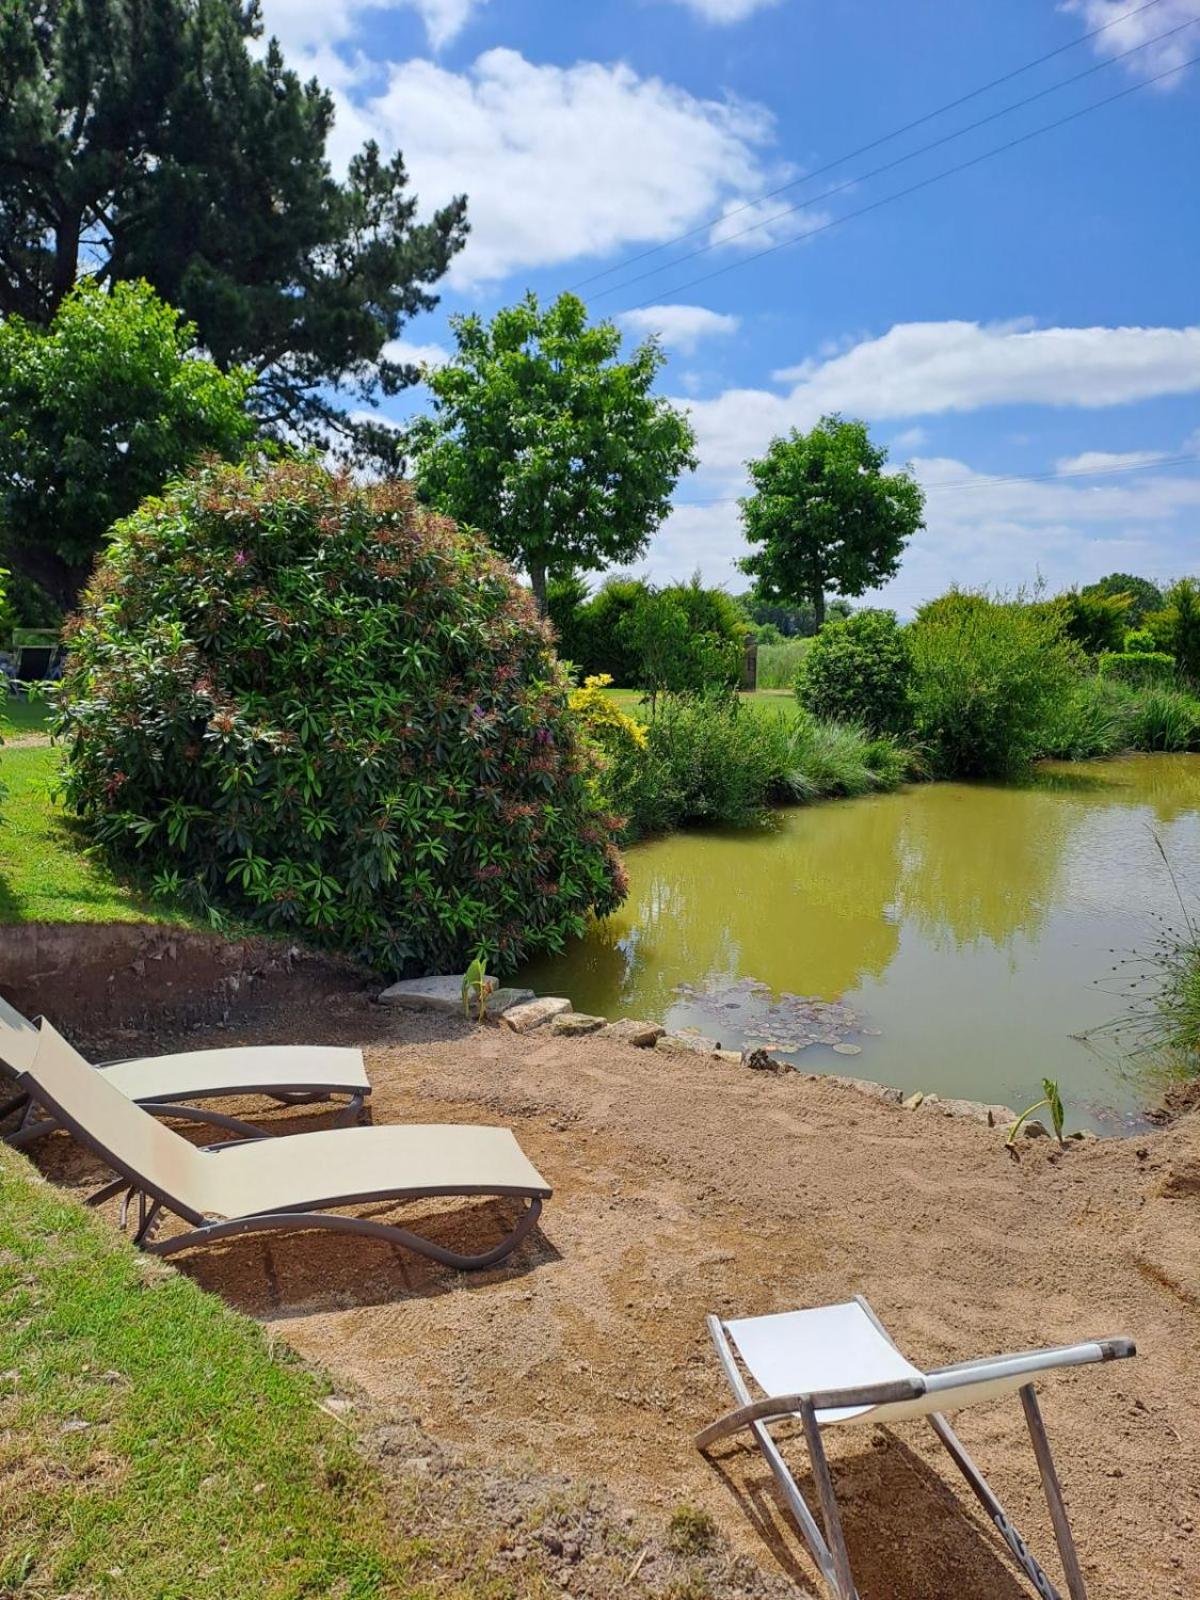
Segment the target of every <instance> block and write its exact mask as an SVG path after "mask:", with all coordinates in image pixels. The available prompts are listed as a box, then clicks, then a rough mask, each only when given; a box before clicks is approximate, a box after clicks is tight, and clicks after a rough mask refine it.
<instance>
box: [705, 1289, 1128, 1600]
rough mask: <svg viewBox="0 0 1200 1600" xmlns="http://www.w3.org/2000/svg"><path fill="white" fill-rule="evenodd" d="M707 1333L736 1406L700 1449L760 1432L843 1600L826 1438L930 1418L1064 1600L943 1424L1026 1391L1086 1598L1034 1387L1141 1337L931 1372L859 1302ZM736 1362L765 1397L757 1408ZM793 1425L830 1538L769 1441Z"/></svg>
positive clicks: (1048, 1487)
mask: <svg viewBox="0 0 1200 1600" xmlns="http://www.w3.org/2000/svg"><path fill="white" fill-rule="evenodd" d="M708 1331H709V1333H710V1334H711V1336H712V1341H713V1344H714V1345H715V1346H716V1350H717V1356H718V1357H719V1359H720V1362H721V1365H722V1367H723V1368H724V1369H725V1376H726V1377H727V1378H728V1380H729V1386H730V1388H731V1389H732V1390H733V1392H734V1395H735V1397H736V1398H737V1401H738V1405H737V1409H736V1410H734V1411H730V1412H729V1413H727V1414H726V1415H725V1416H723V1417H720V1418H719V1419H718V1420H717V1421H716V1422H714V1423H713V1424H712V1425H711V1426H710V1427H707V1428H705V1429H704V1430H703V1431H702V1432H701V1433H699V1434H697V1436H696V1445H697V1448H698V1449H700V1450H703V1451H707V1450H708V1449H709V1448H710V1447H711V1446H712V1445H714V1444H716V1443H717V1442H718V1440H720V1439H725V1438H728V1437H729V1436H730V1435H731V1434H735V1433H738V1432H740V1431H741V1429H743V1428H748V1429H749V1430H750V1433H751V1434H752V1435H753V1437H754V1440H755V1442H756V1443H757V1444H758V1446H759V1448H760V1449H761V1451H762V1453H763V1455H764V1456H765V1457H766V1460H767V1465H768V1466H769V1467H770V1469H771V1472H772V1474H773V1475H774V1478H775V1481H776V1483H777V1484H778V1486H779V1489H780V1491H781V1493H782V1495H783V1497H784V1500H785V1501H786V1502H787V1505H788V1507H789V1509H790V1510H791V1512H792V1515H793V1516H794V1517H795V1519H796V1521H797V1522H798V1523H799V1525H800V1531H801V1533H802V1534H803V1535H804V1538H805V1541H806V1543H807V1544H808V1547H809V1549H810V1550H811V1551H812V1554H813V1557H814V1559H815V1561H816V1563H817V1565H818V1567H820V1569H821V1575H822V1577H823V1578H824V1580H825V1582H826V1583H827V1584H828V1586H829V1589H830V1592H831V1594H832V1595H833V1596H834V1597H835V1600H858V1597H857V1590H856V1589H855V1587H854V1579H853V1577H852V1576H851V1573H850V1561H849V1558H848V1556H847V1554H846V1541H845V1539H844V1537H843V1534H842V1525H841V1519H840V1516H839V1513H838V1506H837V1500H836V1498H835V1496H834V1491H833V1482H832V1479H831V1477H830V1472H829V1464H828V1461H827V1460H826V1457H825V1450H824V1446H823V1445H822V1442H821V1430H822V1429H823V1428H827V1427H830V1426H831V1425H836V1424H839V1423H850V1422H898V1421H901V1420H903V1419H905V1418H908V1417H928V1419H929V1422H930V1425H931V1426H932V1428H933V1431H934V1432H935V1433H936V1434H937V1436H938V1438H939V1439H940V1440H941V1441H942V1443H943V1444H944V1445H945V1447H946V1449H947V1450H948V1451H949V1453H950V1455H951V1458H952V1459H953V1461H954V1464H955V1465H956V1466H957V1467H958V1469H959V1471H960V1472H961V1473H962V1475H963V1477H964V1478H966V1480H967V1482H968V1483H969V1484H970V1486H971V1488H972V1490H973V1491H974V1493H975V1496H976V1498H977V1499H978V1500H979V1502H980V1504H981V1505H982V1506H983V1509H984V1510H985V1511H986V1512H987V1515H988V1518H989V1520H990V1521H991V1522H992V1523H993V1524H994V1525H995V1527H996V1528H997V1529H998V1531H999V1533H1000V1535H1001V1537H1002V1538H1003V1539H1004V1542H1005V1543H1006V1544H1007V1546H1008V1548H1009V1550H1010V1551H1011V1552H1012V1554H1013V1556H1014V1557H1015V1559H1016V1561H1017V1565H1018V1566H1019V1567H1020V1568H1021V1571H1022V1572H1023V1573H1024V1575H1025V1576H1026V1577H1027V1578H1028V1579H1029V1581H1030V1583H1032V1585H1033V1587H1034V1589H1035V1590H1036V1591H1037V1593H1038V1594H1039V1595H1041V1596H1042V1600H1061V1597H1060V1596H1059V1593H1058V1590H1057V1589H1056V1588H1055V1587H1054V1585H1053V1584H1052V1583H1051V1582H1050V1579H1049V1578H1048V1577H1047V1576H1046V1574H1045V1573H1044V1572H1043V1571H1042V1569H1041V1567H1040V1566H1039V1565H1038V1563H1037V1562H1036V1561H1035V1560H1034V1558H1033V1557H1032V1556H1031V1555H1030V1553H1029V1550H1028V1548H1027V1547H1026V1545H1025V1541H1024V1540H1023V1539H1022V1538H1021V1536H1020V1535H1019V1534H1018V1532H1017V1530H1016V1529H1015V1528H1014V1527H1013V1525H1012V1523H1011V1522H1010V1521H1009V1519H1008V1516H1007V1515H1006V1513H1005V1511H1004V1508H1003V1506H1002V1505H1001V1504H1000V1502H999V1501H998V1500H997V1499H996V1496H995V1495H994V1494H993V1493H992V1491H991V1489H990V1488H989V1486H988V1483H987V1481H986V1479H985V1478H984V1476H983V1474H982V1473H981V1472H980V1471H979V1468H978V1467H977V1466H976V1465H975V1463H974V1462H973V1461H972V1460H971V1458H970V1456H969V1455H968V1454H967V1452H966V1450H964V1449H963V1446H962V1444H961V1443H960V1441H959V1440H958V1438H957V1437H956V1436H955V1434H954V1432H953V1430H952V1429H951V1427H950V1424H949V1423H948V1422H947V1421H946V1418H945V1415H944V1413H945V1412H946V1411H954V1410H958V1409H960V1408H961V1407H963V1406H968V1405H974V1404H975V1403H976V1402H977V1401H980V1400H995V1399H999V1398H1001V1397H1002V1396H1005V1395H1010V1394H1014V1393H1017V1392H1019V1393H1020V1396H1021V1404H1022V1406H1023V1407H1024V1410H1025V1420H1026V1422H1027V1423H1028V1425H1029V1434H1030V1438H1031V1439H1032V1441H1033V1453H1034V1455H1035V1456H1036V1458H1037V1464H1038V1468H1039V1470H1040V1472H1041V1475H1042V1486H1043V1488H1044V1489H1045V1492H1046V1501H1047V1504H1048V1505H1049V1508H1050V1520H1051V1522H1052V1523H1053V1525H1054V1535H1055V1539H1056V1540H1057V1543H1058V1550H1059V1555H1060V1556H1061V1557H1062V1564H1063V1570H1064V1572H1065V1573H1066V1577H1067V1589H1068V1591H1069V1593H1070V1596H1071V1600H1086V1597H1087V1591H1086V1589H1085V1588H1084V1582H1083V1574H1082V1572H1081V1571H1080V1567H1079V1558H1078V1555H1077V1554H1076V1551H1075V1544H1074V1541H1073V1539H1072V1537H1071V1529H1070V1524H1069V1523H1068V1521H1067V1511H1066V1506H1065V1505H1064V1503H1063V1496H1062V1489H1061V1488H1060V1486H1059V1482H1058V1475H1057V1473H1056V1472H1055V1468H1054V1462H1053V1459H1052V1458H1051V1455H1050V1443H1049V1440H1048V1439H1047V1437H1046V1429H1045V1426H1044V1424H1043V1422H1042V1416H1041V1412H1040V1410H1039V1409H1038V1403H1037V1397H1036V1395H1035V1393H1034V1381H1035V1379H1036V1378H1037V1376H1038V1375H1039V1374H1040V1373H1043V1372H1049V1371H1052V1370H1053V1369H1054V1368H1056V1367H1081V1366H1085V1365H1087V1364H1088V1363H1089V1362H1092V1361H1112V1360H1115V1359H1117V1358H1118V1357H1120V1356H1132V1355H1136V1354H1137V1351H1136V1348H1135V1346H1134V1343H1133V1341H1132V1340H1131V1339H1125V1338H1116V1339H1097V1340H1094V1341H1092V1342H1091V1343H1088V1344H1074V1345H1066V1346H1064V1347H1063V1348H1061V1349H1057V1350H1031V1351H1024V1352H1022V1353H1020V1354H1018V1355H1008V1356H998V1357H996V1358H995V1359H992V1360H983V1361H963V1362H959V1363H958V1364H957V1365H955V1366H951V1367H942V1368H939V1369H938V1370H937V1371H936V1372H921V1371H919V1370H918V1369H917V1368H916V1367H914V1366H913V1365H912V1363H911V1362H909V1361H907V1360H906V1359H905V1358H904V1356H903V1355H901V1353H900V1351H899V1350H898V1349H897V1348H896V1346H895V1344H894V1343H893V1342H892V1340H891V1338H890V1337H889V1335H888V1333H887V1332H886V1330H885V1329H884V1326H883V1324H882V1323H881V1322H880V1320H879V1318H878V1317H877V1316H876V1315H875V1313H874V1312H873V1311H872V1310H871V1307H870V1306H869V1305H868V1304H867V1302H866V1301H865V1300H864V1299H863V1297H862V1296H861V1295H857V1296H855V1298H854V1299H853V1300H851V1301H848V1302H847V1303H846V1304H844V1305H834V1306H818V1307H815V1308H814V1309H812V1310H809V1311H785V1312H782V1313H780V1314H778V1315H775V1316H765V1317H746V1318H743V1319H741V1320H740V1321H732V1322H722V1321H721V1320H720V1319H719V1318H717V1317H712V1316H710V1317H709V1319H708ZM735 1350H736V1352H737V1355H736V1356H735V1354H734V1352H735ZM737 1357H740V1358H741V1364H742V1365H744V1367H745V1368H746V1370H747V1372H748V1373H749V1374H750V1377H751V1378H752V1379H753V1380H754V1382H755V1383H756V1384H757V1385H758V1386H759V1387H760V1388H761V1389H762V1390H763V1393H764V1395H765V1397H766V1398H763V1399H760V1400H754V1399H752V1397H751V1394H750V1390H749V1388H748V1386H747V1384H746V1380H745V1378H744V1377H743V1375H742V1371H741V1367H740V1366H739V1363H738V1359H737ZM793 1417H796V1418H799V1421H800V1425H801V1427H802V1429H803V1431H804V1438H805V1442H806V1444H807V1446H808V1453H809V1457H810V1459H811V1462H812V1474H813V1479H814V1481H815V1483H816V1488H817V1496H818V1499H819V1501H820V1506H821V1512H822V1517H823V1520H824V1532H822V1529H821V1526H820V1524H819V1523H818V1522H817V1519H816V1518H815V1517H814V1516H813V1514H812V1512H811V1511H810V1510H809V1508H808V1506H807V1504H806V1503H805V1501H804V1497H803V1496H802V1495H801V1493H800V1490H799V1489H798V1488H797V1486H796V1482H795V1479H794V1478H793V1477H792V1474H791V1473H790V1472H789V1470H788V1468H787V1465H786V1463H785V1462H784V1459H783V1456H782V1455H781V1454H780V1451H779V1447H778V1446H777V1444H776V1443H775V1441H774V1439H773V1438H772V1437H771V1433H770V1425H771V1424H772V1423H773V1422H781V1421H783V1420H785V1419H788V1420H790V1419H791V1418H793Z"/></svg>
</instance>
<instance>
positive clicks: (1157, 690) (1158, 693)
mask: <svg viewBox="0 0 1200 1600" xmlns="http://www.w3.org/2000/svg"><path fill="white" fill-rule="evenodd" d="M1130 744H1131V746H1132V748H1133V749H1135V750H1196V749H1200V699H1197V698H1196V696H1195V695H1193V694H1188V693H1187V692H1186V691H1185V690H1183V689H1170V688H1166V687H1165V686H1154V687H1151V688H1148V689H1146V690H1144V691H1143V692H1142V693H1141V694H1139V695H1137V696H1136V697H1135V698H1134V700H1133V703H1132V706H1131V708H1130Z"/></svg>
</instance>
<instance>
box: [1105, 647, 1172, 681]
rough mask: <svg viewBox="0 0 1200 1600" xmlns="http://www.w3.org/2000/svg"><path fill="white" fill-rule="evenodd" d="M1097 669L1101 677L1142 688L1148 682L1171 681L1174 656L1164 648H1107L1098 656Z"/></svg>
mask: <svg viewBox="0 0 1200 1600" xmlns="http://www.w3.org/2000/svg"><path fill="white" fill-rule="evenodd" d="M1098 670H1099V672H1100V676H1101V677H1102V678H1113V679H1115V680H1116V682H1118V683H1128V684H1132V685H1133V686H1134V687H1135V688H1139V689H1142V688H1147V687H1149V685H1150V684H1171V683H1173V682H1174V681H1175V657H1174V656H1169V655H1167V653H1166V651H1165V650H1107V651H1105V653H1104V654H1103V655H1102V656H1101V657H1100V660H1099V663H1098Z"/></svg>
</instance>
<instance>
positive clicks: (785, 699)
mask: <svg viewBox="0 0 1200 1600" xmlns="http://www.w3.org/2000/svg"><path fill="white" fill-rule="evenodd" d="M605 693H606V694H608V695H609V696H611V698H612V699H613V700H615V701H616V702H617V704H618V705H619V706H620V708H621V710H622V711H624V712H625V713H626V714H627V715H628V716H631V717H641V718H642V720H643V721H645V720H646V719H647V718H648V717H649V715H650V708H649V706H644V705H642V703H641V702H642V691H641V689H607V690H606V691H605ZM738 699H739V700H740V701H741V702H742V704H743V705H745V706H749V707H751V709H752V710H754V711H786V712H787V713H788V715H789V716H790V715H791V714H792V713H793V712H794V711H795V709H796V697H795V695H793V693H792V691H791V690H790V689H751V690H748V691H747V692H746V693H744V694H739V695H738Z"/></svg>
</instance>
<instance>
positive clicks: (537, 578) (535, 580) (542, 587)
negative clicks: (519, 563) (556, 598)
mask: <svg viewBox="0 0 1200 1600" xmlns="http://www.w3.org/2000/svg"><path fill="white" fill-rule="evenodd" d="M529 586H530V588H531V589H532V590H533V599H534V604H535V605H536V606H537V608H538V616H539V617H544V616H545V615H546V566H545V563H544V562H540V561H531V562H530V563H529Z"/></svg>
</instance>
